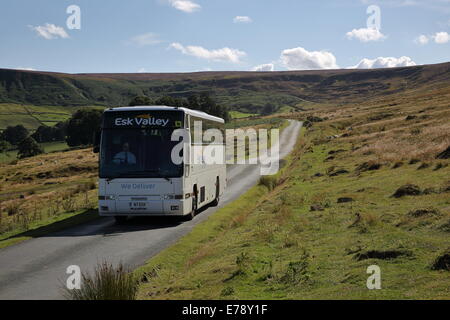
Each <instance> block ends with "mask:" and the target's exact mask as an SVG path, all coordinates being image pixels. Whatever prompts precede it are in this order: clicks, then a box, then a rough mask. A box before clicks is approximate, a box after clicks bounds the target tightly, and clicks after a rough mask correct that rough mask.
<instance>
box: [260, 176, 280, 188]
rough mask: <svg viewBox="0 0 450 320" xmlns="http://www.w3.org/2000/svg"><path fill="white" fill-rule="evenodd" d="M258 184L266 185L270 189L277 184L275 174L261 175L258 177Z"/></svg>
mask: <svg viewBox="0 0 450 320" xmlns="http://www.w3.org/2000/svg"><path fill="white" fill-rule="evenodd" d="M259 184H260V185H263V186H265V187H267V189H269V190H270V191H271V190H273V189H275V187H276V186H277V185H278V179H277V178H276V177H275V176H262V177H261V178H260V179H259Z"/></svg>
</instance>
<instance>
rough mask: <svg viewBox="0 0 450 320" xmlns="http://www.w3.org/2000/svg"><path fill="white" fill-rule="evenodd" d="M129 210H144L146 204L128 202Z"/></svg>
mask: <svg viewBox="0 0 450 320" xmlns="http://www.w3.org/2000/svg"><path fill="white" fill-rule="evenodd" d="M130 208H131V209H132V210H145V209H146V208H147V203H146V202H130Z"/></svg>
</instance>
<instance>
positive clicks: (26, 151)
mask: <svg viewBox="0 0 450 320" xmlns="http://www.w3.org/2000/svg"><path fill="white" fill-rule="evenodd" d="M41 153H44V150H42V148H41V147H40V146H39V145H38V143H37V142H36V140H34V139H33V138H32V137H26V138H25V139H23V140H22V141H21V142H20V143H19V145H18V152H17V157H19V158H20V159H23V158H28V157H33V156H36V155H38V154H41Z"/></svg>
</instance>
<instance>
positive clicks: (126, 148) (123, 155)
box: [113, 142, 136, 164]
mask: <svg viewBox="0 0 450 320" xmlns="http://www.w3.org/2000/svg"><path fill="white" fill-rule="evenodd" d="M113 162H114V163H116V164H136V157H135V155H134V154H133V153H132V152H130V145H129V144H128V142H125V143H124V144H123V146H122V151H121V152H119V153H117V154H116V155H115V156H114V158H113Z"/></svg>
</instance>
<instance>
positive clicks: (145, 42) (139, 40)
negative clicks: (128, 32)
mask: <svg viewBox="0 0 450 320" xmlns="http://www.w3.org/2000/svg"><path fill="white" fill-rule="evenodd" d="M161 42H162V41H161V40H159V39H158V35H157V34H155V33H152V32H148V33H144V34H140V35H137V36H134V37H132V38H131V39H130V41H129V43H132V44H135V45H137V46H139V47H143V46H150V45H154V44H158V43H161Z"/></svg>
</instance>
